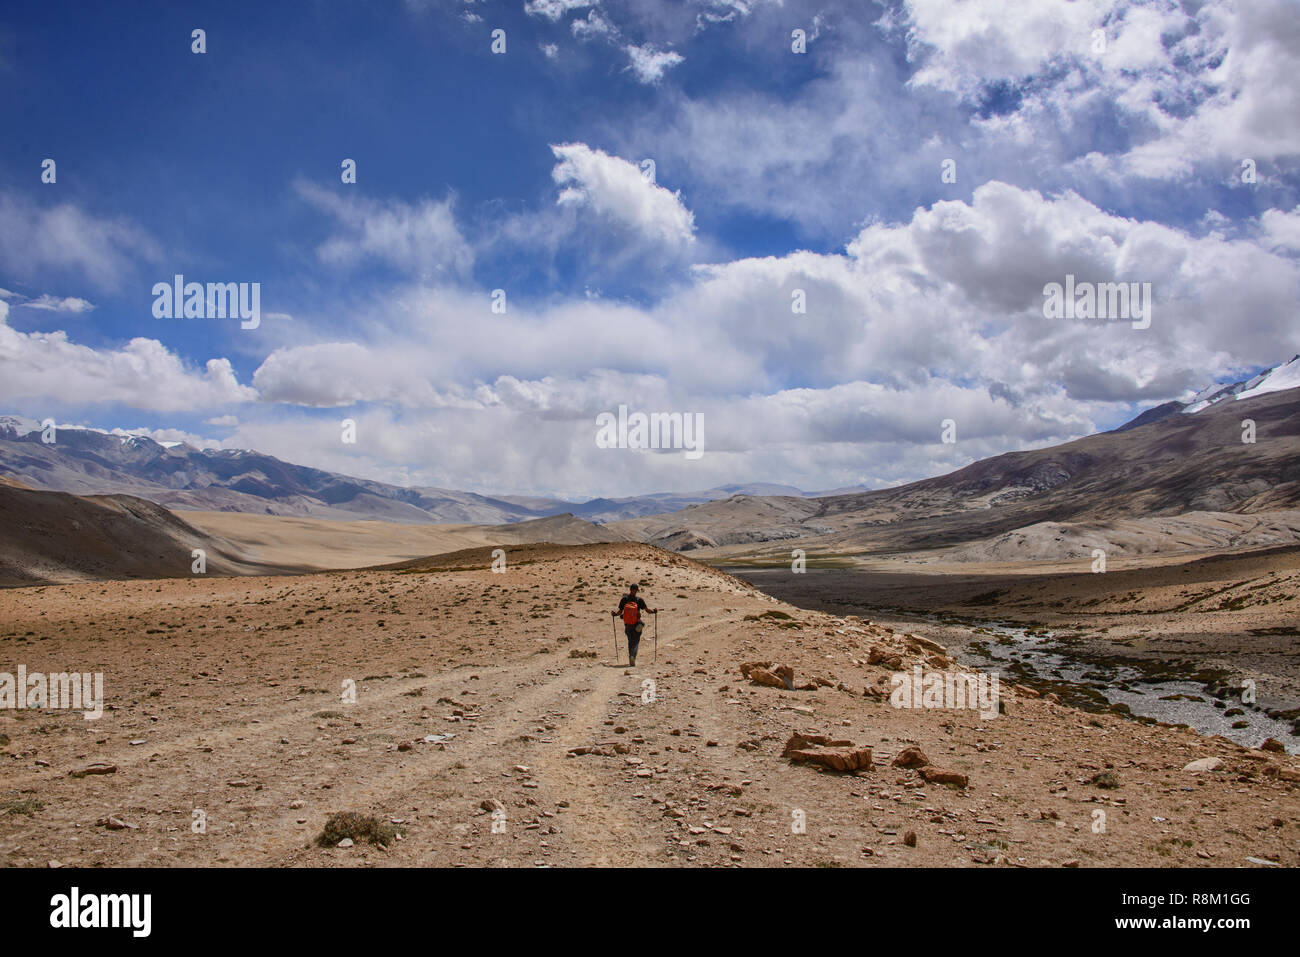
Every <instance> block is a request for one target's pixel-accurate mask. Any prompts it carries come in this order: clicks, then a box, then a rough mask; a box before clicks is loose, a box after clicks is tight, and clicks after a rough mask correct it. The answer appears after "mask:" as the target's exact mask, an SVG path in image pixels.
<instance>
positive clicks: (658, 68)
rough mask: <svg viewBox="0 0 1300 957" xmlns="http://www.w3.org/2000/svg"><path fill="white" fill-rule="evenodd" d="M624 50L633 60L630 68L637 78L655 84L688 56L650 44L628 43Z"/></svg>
mask: <svg viewBox="0 0 1300 957" xmlns="http://www.w3.org/2000/svg"><path fill="white" fill-rule="evenodd" d="M623 52H624V53H626V54H627V56H628V60H629V61H631V62H630V63H629V65H628V69H630V70H631V71H632V73H633V74H634V75H635V76H636V78H637V80H639V81H640V82H642V83H647V84H653V83H658V82H659V81H660V80H662V79H663V76H664V73H665V71H667V70H670V69H672V68H673V67H675V66H677V65H678V64H679V63H682V62H683V61H684V60H685V59H686V58H685V57H683V56H682V55H681V54H680V53H675V52H673V51H672V50H656V49H654V47H652V46H650V45H649V44H644V45H641V46H637V45H636V44H628V45H627V46H625V47H623Z"/></svg>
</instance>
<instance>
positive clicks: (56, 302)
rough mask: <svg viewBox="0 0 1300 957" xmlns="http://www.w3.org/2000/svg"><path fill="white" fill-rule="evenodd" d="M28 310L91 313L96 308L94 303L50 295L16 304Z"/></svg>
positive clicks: (70, 297)
mask: <svg viewBox="0 0 1300 957" xmlns="http://www.w3.org/2000/svg"><path fill="white" fill-rule="evenodd" d="M16 305H19V306H22V307H24V308H26V309H41V310H44V311H46V312H71V313H82V312H90V311H91V310H92V309H94V308H95V306H94V304H93V303H90V302H87V301H86V300H85V299H79V298H78V297H76V296H67V297H63V298H61V297H59V296H51V295H49V294H46V295H43V296H40V297H38V298H36V299H29V300H27V301H26V302H20V303H16Z"/></svg>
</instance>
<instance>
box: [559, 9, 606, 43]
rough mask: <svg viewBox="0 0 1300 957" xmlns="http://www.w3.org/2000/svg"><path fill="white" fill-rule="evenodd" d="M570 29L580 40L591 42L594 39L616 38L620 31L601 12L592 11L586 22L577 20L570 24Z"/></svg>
mask: <svg viewBox="0 0 1300 957" xmlns="http://www.w3.org/2000/svg"><path fill="white" fill-rule="evenodd" d="M569 29H570V30H572V31H573V35H574V36H575V37H577V38H578V39H580V40H590V39H592V38H594V37H609V36H615V35H617V33H618V30H617V29H616V28H615V26H614V24H612V23H610V22H609V20H607V19H605V17H603V16H601V14H600V11H599V10H592V11H590V12H589V13H588V14H587V18H586V19H585V20H580V19H575V20H574V21H573V22H572V23H571V24H569Z"/></svg>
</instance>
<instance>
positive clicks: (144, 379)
mask: <svg viewBox="0 0 1300 957" xmlns="http://www.w3.org/2000/svg"><path fill="white" fill-rule="evenodd" d="M8 313H9V305H8V304H7V303H0V400H7V401H14V400H22V399H37V398H40V399H47V400H50V401H52V402H56V403H61V404H65V405H69V406H72V405H78V404H89V403H99V402H106V403H112V402H116V403H121V404H123V405H127V406H130V407H132V408H137V409H151V410H154V411H159V412H174V411H185V410H194V409H209V408H212V407H214V406H221V405H226V404H229V403H234V402H248V401H251V400H253V399H255V398H256V392H254V390H252V389H250V388H248V387H247V386H242V385H240V384H239V382H238V381H237V379H236V378H235V373H234V369H233V368H232V367H231V364H230V360H228V359H209V360H208V361H207V363H206V364H205V366H204V367H203V368H202V369H201V370H199V369H195V368H192V367H191V366H189V365H188V364H187V363H185V362H184V361H182V359H181V358H180V357H179V356H177V355H176V353H174V352H172V351H170V350H169V349H167V347H166V346H164V345H163V344H162V343H161V342H159V341H158V340H157V339H144V338H137V339H132V340H131V341H130V342H128V343H127V344H126V345H125V346H123V347H121V348H115V349H95V348H92V347H90V346H84V345H79V344H77V343H74V342H71V341H69V339H68V336H67V334H66V333H64V332H33V333H22V332H18V331H16V330H15V329H13V328H11V327H10V326H9V324H8V322H7V320H8Z"/></svg>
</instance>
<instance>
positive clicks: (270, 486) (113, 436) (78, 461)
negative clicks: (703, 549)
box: [0, 415, 808, 524]
mask: <svg viewBox="0 0 1300 957" xmlns="http://www.w3.org/2000/svg"><path fill="white" fill-rule="evenodd" d="M0 476H8V477H10V478H12V479H16V480H18V481H20V482H22V483H23V484H25V485H27V486H30V487H32V488H38V489H45V490H49V491H57V492H72V493H74V494H77V495H115V494H125V495H135V496H137V497H139V498H143V499H147V500H149V501H151V502H157V503H158V504H160V505H165V506H166V507H168V508H172V509H191V510H202V511H233V512H252V513H257V514H266V515H294V516H304V517H314V518H330V519H338V520H351V521H356V520H360V519H374V520H382V521H388V522H407V523H438V524H446V523H466V524H500V523H509V522H521V521H527V520H529V519H537V518H547V517H550V516H553V515H564V514H572V515H575V516H577V517H578V518H583V519H586V520H587V521H591V522H610V521H616V520H619V519H625V518H637V517H640V516H644V515H654V514H659V513H662V512H671V511H675V510H677V509H680V508H685V507H686V506H688V505H696V504H699V503H702V502H710V501H715V500H718V499H725V498H728V497H730V496H732V495H793V496H796V497H803V496H805V495H807V494H808V493H805V492H803V491H801V490H800V489H797V488H794V487H792V486H789V485H773V484H767V483H761V482H759V483H754V484H750V485H726V486H721V487H719V488H712V489H705V490H703V491H699V492H680V493H679V492H662V493H658V494H652V495H641V496H632V497H628V498H597V499H592V500H590V501H587V502H569V501H565V500H563V499H553V498H538V497H529V496H512V495H499V496H490V495H479V494H477V493H474V492H460V491H454V490H451V489H442V488H430V487H416V488H404V487H402V486H398V485H389V484H387V483H384V482H373V481H370V480H368V479H360V478H353V477H351V476H347V475H340V474H338V473H336V472H327V471H325V470H323V469H316V468H310V467H308V466H303V465H293V464H291V463H289V462H284V461H282V460H280V459H277V458H275V457H274V456H271V455H264V454H262V453H261V452H252V451H247V450H239V449H196V448H194V447H193V446H190V445H186V444H183V443H179V444H167V445H163V444H161V443H158V442H155V441H154V440H153V439H151V438H148V437H147V436H132V435H125V434H121V433H115V432H103V431H99V430H95V429H82V428H66V427H60V428H59V429H58V430H57V432H56V434H55V442H53V443H51V444H46V443H44V442H42V441H41V430H40V423H39V422H36V421H34V420H32V419H27V418H23V417H21V416H14V415H9V416H0Z"/></svg>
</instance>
